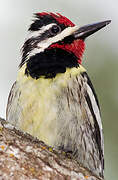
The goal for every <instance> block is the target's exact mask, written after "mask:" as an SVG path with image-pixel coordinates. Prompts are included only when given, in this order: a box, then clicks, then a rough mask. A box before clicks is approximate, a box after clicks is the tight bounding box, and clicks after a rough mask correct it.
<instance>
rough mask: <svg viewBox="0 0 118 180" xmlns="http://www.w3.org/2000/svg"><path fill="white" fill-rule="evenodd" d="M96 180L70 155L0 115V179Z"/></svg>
mask: <svg viewBox="0 0 118 180" xmlns="http://www.w3.org/2000/svg"><path fill="white" fill-rule="evenodd" d="M9 179H10V180H25V179H26V180H31V179H32V180H100V178H98V177H96V176H94V175H93V174H92V173H91V172H89V171H88V170H87V169H86V168H84V167H82V166H81V165H79V164H78V163H77V162H76V161H75V160H74V159H72V157H71V156H70V157H69V155H68V154H65V153H64V152H62V151H57V150H54V149H53V148H51V147H49V146H47V145H45V144H44V143H43V142H41V141H39V140H38V139H36V138H34V137H32V136H30V135H29V134H27V133H23V132H21V131H19V130H17V129H16V128H14V127H13V126H12V125H10V124H9V123H7V122H6V121H5V120H3V119H0V180H9Z"/></svg>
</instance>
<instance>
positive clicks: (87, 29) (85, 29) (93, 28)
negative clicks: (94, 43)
mask: <svg viewBox="0 0 118 180" xmlns="http://www.w3.org/2000/svg"><path fill="white" fill-rule="evenodd" d="M109 23H111V20H108V21H102V22H98V23H94V24H88V25H85V26H82V27H80V28H79V29H77V30H76V31H75V32H74V37H75V38H76V39H85V38H86V37H88V36H90V35H91V34H93V33H95V32H97V31H99V30H100V29H102V28H103V27H105V26H107V25H108V24H109Z"/></svg>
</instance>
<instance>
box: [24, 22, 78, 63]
mask: <svg viewBox="0 0 118 180" xmlns="http://www.w3.org/2000/svg"><path fill="white" fill-rule="evenodd" d="M53 25H54V24H50V25H47V26H48V29H49V28H50V27H51V26H53ZM77 29H78V27H77V26H74V27H68V28H66V29H64V30H63V31H62V32H61V33H59V34H57V35H56V36H54V37H51V38H48V39H46V40H43V41H41V42H39V43H38V44H37V48H34V49H33V50H32V51H31V52H30V53H29V55H28V56H27V60H28V59H29V58H30V57H31V56H34V55H35V54H37V53H40V52H43V51H44V50H45V49H46V48H48V47H49V46H50V45H51V44H53V43H56V42H58V41H61V40H63V39H64V38H65V37H67V36H69V35H71V34H73V33H74V32H75V31H76V30H77ZM45 30H46V29H45ZM37 33H38V32H37ZM37 35H38V34H37ZM33 37H34V36H33ZM35 37H36V36H35ZM27 60H26V61H27Z"/></svg>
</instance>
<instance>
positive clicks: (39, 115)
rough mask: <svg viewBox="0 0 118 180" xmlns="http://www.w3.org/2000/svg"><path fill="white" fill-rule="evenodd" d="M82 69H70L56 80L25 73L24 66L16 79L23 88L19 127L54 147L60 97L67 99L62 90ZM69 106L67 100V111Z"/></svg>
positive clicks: (21, 89)
mask: <svg viewBox="0 0 118 180" xmlns="http://www.w3.org/2000/svg"><path fill="white" fill-rule="evenodd" d="M83 71H85V69H84V68H83V67H82V66H81V67H79V68H72V69H68V70H67V71H66V73H65V74H59V75H57V76H56V77H55V78H53V79H44V78H43V77H42V78H40V79H38V80H35V79H32V78H31V77H27V76H24V69H22V71H20V72H19V75H18V78H17V81H18V83H19V90H20V91H21V95H20V98H19V106H20V107H22V109H21V112H20V115H19V120H18V122H19V123H18V124H19V125H18V126H19V127H20V129H22V130H23V131H25V132H28V133H30V134H31V135H33V136H35V137H38V138H39V139H40V140H42V141H44V142H45V143H47V144H48V145H50V146H53V145H54V143H55V141H56V138H57V134H58V124H59V122H58V120H59V118H58V116H60V115H59V106H60V105H59V98H64V97H63V96H64V95H63V94H62V93H63V89H64V88H66V87H67V85H68V82H70V81H71V79H72V77H74V76H76V75H78V74H80V73H81V72H83ZM66 106H67V102H65V106H64V107H63V108H64V111H65V112H66V110H67V107H66ZM60 123H62V122H60Z"/></svg>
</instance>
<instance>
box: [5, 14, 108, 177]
mask: <svg viewBox="0 0 118 180" xmlns="http://www.w3.org/2000/svg"><path fill="white" fill-rule="evenodd" d="M110 22H111V20H107V21H102V22H97V23H93V24H88V25H84V26H80V27H79V26H76V25H75V24H74V23H73V22H72V21H70V20H69V19H68V18H67V17H65V16H63V15H61V14H60V13H52V12H40V13H35V14H34V18H33V21H32V23H31V25H30V26H29V29H28V35H27V38H26V40H25V42H24V45H23V47H22V56H21V62H20V65H19V68H18V74H17V78H16V81H15V83H14V84H13V86H12V88H11V91H10V93H9V97H8V103H7V108H6V120H7V121H8V122H10V123H11V124H12V125H14V126H15V127H17V128H18V129H20V130H22V131H24V132H27V133H29V134H31V135H32V136H34V137H37V138H38V139H40V140H41V141H43V142H45V143H46V144H47V145H49V146H51V147H54V148H55V149H58V150H63V151H65V152H69V153H71V154H72V156H73V157H74V158H75V160H76V161H77V162H78V163H80V164H81V165H82V166H83V167H85V168H87V169H88V170H89V171H90V172H92V173H93V174H95V175H96V176H99V177H104V138H103V128H102V122H101V111H100V106H99V102H98V99H97V95H96V92H95V90H94V87H93V85H92V83H91V80H90V78H89V76H88V74H87V71H86V69H85V68H84V67H83V66H82V57H83V53H84V50H85V40H86V38H87V37H88V36H90V35H92V34H93V33H95V32H97V31H98V30H100V29H102V28H103V27H105V26H106V25H108V24H109V23H110Z"/></svg>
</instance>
